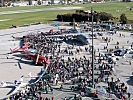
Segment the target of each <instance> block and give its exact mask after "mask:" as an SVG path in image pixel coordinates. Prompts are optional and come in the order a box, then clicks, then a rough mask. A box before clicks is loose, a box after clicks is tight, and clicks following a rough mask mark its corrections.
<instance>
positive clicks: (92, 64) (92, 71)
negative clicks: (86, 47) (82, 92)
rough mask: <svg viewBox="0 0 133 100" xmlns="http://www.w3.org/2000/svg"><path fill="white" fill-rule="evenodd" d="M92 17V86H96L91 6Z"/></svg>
mask: <svg viewBox="0 0 133 100" xmlns="http://www.w3.org/2000/svg"><path fill="white" fill-rule="evenodd" d="M91 17H92V23H91V25H92V26H91V27H92V30H91V32H92V88H94V44H93V9H92V8H91Z"/></svg>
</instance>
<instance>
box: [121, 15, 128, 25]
mask: <svg viewBox="0 0 133 100" xmlns="http://www.w3.org/2000/svg"><path fill="white" fill-rule="evenodd" d="M120 23H121V24H127V17H126V15H125V14H124V13H122V14H121V16H120Z"/></svg>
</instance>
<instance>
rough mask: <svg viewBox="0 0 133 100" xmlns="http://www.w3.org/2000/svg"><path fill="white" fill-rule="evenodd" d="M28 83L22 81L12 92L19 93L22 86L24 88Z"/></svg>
mask: <svg viewBox="0 0 133 100" xmlns="http://www.w3.org/2000/svg"><path fill="white" fill-rule="evenodd" d="M26 85H28V83H20V84H19V85H18V86H16V88H15V89H14V91H13V92H12V94H15V93H17V92H18V91H19V90H20V89H21V88H23V87H24V86H26Z"/></svg>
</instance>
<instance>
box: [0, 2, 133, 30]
mask: <svg viewBox="0 0 133 100" xmlns="http://www.w3.org/2000/svg"><path fill="white" fill-rule="evenodd" d="M65 6H66V7H74V6H78V7H83V9H84V10H90V9H91V7H93V9H94V10H96V11H99V12H101V11H104V12H108V13H111V14H112V15H113V16H114V17H118V18H119V16H120V15H121V14H122V13H125V14H126V16H127V18H128V19H129V20H133V10H132V11H130V10H129V8H130V7H133V2H129V3H122V2H114V3H93V4H74V5H54V6H28V7H11V8H0V12H2V11H16V10H29V9H41V8H52V7H53V8H54V7H55V9H56V7H65ZM72 12H75V10H64V11H63V10H57V11H56V10H53V11H39V12H30V13H20V14H8V15H0V29H5V28H9V27H10V26H11V25H12V24H14V25H16V26H21V25H23V24H29V23H34V22H43V23H51V20H53V19H56V15H57V14H64V13H72ZM4 19H7V20H6V21H1V20H4Z"/></svg>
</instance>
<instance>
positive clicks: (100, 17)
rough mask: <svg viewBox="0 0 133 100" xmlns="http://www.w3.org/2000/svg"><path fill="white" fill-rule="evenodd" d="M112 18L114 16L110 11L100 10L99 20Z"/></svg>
mask: <svg viewBox="0 0 133 100" xmlns="http://www.w3.org/2000/svg"><path fill="white" fill-rule="evenodd" d="M112 18H113V16H112V15H111V14H109V13H106V12H100V13H99V20H100V21H109V20H110V19H112Z"/></svg>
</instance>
